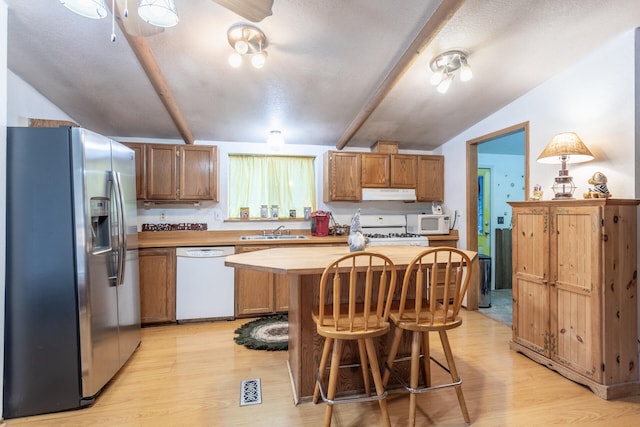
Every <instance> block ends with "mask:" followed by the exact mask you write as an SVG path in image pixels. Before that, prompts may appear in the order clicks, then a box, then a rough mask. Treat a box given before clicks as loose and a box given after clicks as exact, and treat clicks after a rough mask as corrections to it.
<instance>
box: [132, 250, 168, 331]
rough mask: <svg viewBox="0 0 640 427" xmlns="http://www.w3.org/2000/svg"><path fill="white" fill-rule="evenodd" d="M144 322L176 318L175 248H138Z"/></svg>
mask: <svg viewBox="0 0 640 427" xmlns="http://www.w3.org/2000/svg"><path fill="white" fill-rule="evenodd" d="M138 256H139V269H140V320H141V323H142V324H143V325H144V324H151V323H169V322H175V321H176V250H175V248H146V249H139V250H138Z"/></svg>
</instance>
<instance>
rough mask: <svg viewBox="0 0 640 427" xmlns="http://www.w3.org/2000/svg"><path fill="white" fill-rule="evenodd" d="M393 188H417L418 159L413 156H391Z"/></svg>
mask: <svg viewBox="0 0 640 427" xmlns="http://www.w3.org/2000/svg"><path fill="white" fill-rule="evenodd" d="M390 162H391V165H390V166H391V179H390V186H391V188H416V172H417V169H418V157H417V156H414V155H411V154H391V155H390Z"/></svg>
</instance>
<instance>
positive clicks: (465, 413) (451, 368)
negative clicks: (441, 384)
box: [439, 331, 471, 424]
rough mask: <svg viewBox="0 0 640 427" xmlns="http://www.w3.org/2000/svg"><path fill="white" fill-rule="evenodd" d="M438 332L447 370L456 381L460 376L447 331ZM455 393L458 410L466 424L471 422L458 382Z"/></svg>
mask: <svg viewBox="0 0 640 427" xmlns="http://www.w3.org/2000/svg"><path fill="white" fill-rule="evenodd" d="M439 332H440V341H442V348H443V350H444V354H445V356H446V357H447V364H448V365H449V371H451V379H452V380H453V382H457V381H459V380H460V376H458V370H457V369H456V363H455V362H454V361H453V353H452V352H451V345H449V338H448V337H447V331H439ZM455 389H456V394H457V395H458V403H459V404H460V410H461V411H462V416H463V417H464V420H465V421H466V423H467V424H470V423H471V418H470V417H469V411H468V410H467V404H466V402H465V400H464V395H463V394H462V385H461V384H458V385H457V386H455Z"/></svg>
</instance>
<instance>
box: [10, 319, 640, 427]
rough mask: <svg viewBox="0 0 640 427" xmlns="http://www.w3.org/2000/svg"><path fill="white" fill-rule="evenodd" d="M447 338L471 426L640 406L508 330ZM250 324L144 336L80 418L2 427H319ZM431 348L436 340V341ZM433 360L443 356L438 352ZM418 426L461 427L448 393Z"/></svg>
mask: <svg viewBox="0 0 640 427" xmlns="http://www.w3.org/2000/svg"><path fill="white" fill-rule="evenodd" d="M463 316H464V324H463V325H462V327H460V328H457V329H456V330H454V331H452V332H450V334H449V337H450V340H451V344H452V346H453V351H454V354H455V355H456V360H457V365H458V371H459V372H460V374H461V376H462V378H463V390H464V393H465V397H466V401H467V405H468V408H469V413H470V415H471V421H472V425H474V426H551V425H555V426H564V425H579V426H616V427H623V426H637V425H640V396H635V397H632V398H626V399H621V400H617V401H605V400H602V399H600V398H599V397H597V396H596V395H594V394H593V393H591V392H590V391H589V390H588V389H586V388H584V387H582V386H580V385H577V384H575V383H573V382H571V381H569V380H567V379H565V378H563V377H561V376H560V375H558V374H556V373H554V372H552V371H550V370H548V369H546V368H544V367H543V366H540V365H538V364H537V363H535V362H533V361H531V360H529V359H527V358H526V357H524V356H522V355H521V354H518V353H514V352H513V351H511V350H509V340H510V338H511V330H510V328H509V327H508V326H506V325H504V324H502V323H499V322H497V321H495V320H492V319H490V318H488V317H486V316H484V315H483V314H481V313H478V312H463ZM244 322H247V319H244V320H237V321H231V322H229V321H221V322H213V323H198V324H188V325H178V326H163V327H155V328H145V329H143V331H142V332H143V333H142V345H141V347H140V349H139V350H138V351H137V352H136V353H135V355H134V356H133V358H132V359H131V360H130V361H129V362H128V364H127V365H126V366H125V367H124V368H123V370H122V371H121V372H120V374H119V375H118V376H117V377H116V378H115V379H114V380H113V381H112V382H111V383H110V384H109V385H108V386H107V388H106V389H105V390H104V392H103V393H102V394H101V395H100V396H99V398H98V400H97V401H96V403H95V404H94V405H93V406H92V407H90V408H86V409H81V410H77V411H69V412H64V413H58V414H49V415H42V416H35V417H26V418H20V419H12V420H6V424H7V425H8V426H9V427H13V426H25V425H35V426H65V427H66V426H154V427H155V426H258V425H260V426H264V425H267V426H270V427H283V426H296V427H297V426H319V425H322V419H323V415H324V405H323V404H318V405H314V404H312V403H302V404H300V405H298V406H294V404H293V399H292V393H291V389H290V382H289V376H288V373H287V367H286V360H287V353H286V352H266V351H255V350H247V349H245V348H244V347H241V346H239V345H236V344H235V343H234V342H233V336H234V333H233V331H234V330H235V329H236V328H237V327H238V326H240V325H241V324H242V323H244ZM432 342H433V340H432ZM433 348H434V349H433V352H434V353H436V354H441V353H439V352H440V348H439V346H438V345H435V344H434V345H433ZM252 378H260V379H261V383H262V404H258V405H251V406H243V407H241V406H240V405H239V402H240V383H241V381H242V380H244V379H252ZM389 409H390V413H391V421H392V423H393V425H395V426H404V425H406V423H407V418H408V398H407V395H406V394H404V393H399V392H394V393H391V394H390V395H389ZM379 414H380V412H379V409H378V405H377V404H376V403H372V404H349V405H340V406H337V407H336V409H335V411H334V420H333V425H334V426H338V427H340V426H351V427H354V426H363V427H364V426H372V425H379ZM417 425H419V426H435V425H437V426H463V425H465V424H464V420H463V418H462V415H461V413H460V409H459V407H458V402H457V400H456V397H455V392H454V390H453V389H448V390H439V391H435V392H431V393H428V394H423V395H420V396H419V397H418V423H417Z"/></svg>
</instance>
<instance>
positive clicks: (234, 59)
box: [229, 52, 242, 68]
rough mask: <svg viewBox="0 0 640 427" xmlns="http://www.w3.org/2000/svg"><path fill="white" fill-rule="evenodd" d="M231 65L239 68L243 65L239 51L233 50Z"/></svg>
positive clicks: (230, 59) (230, 57)
mask: <svg viewBox="0 0 640 427" xmlns="http://www.w3.org/2000/svg"><path fill="white" fill-rule="evenodd" d="M229 65H231V66H232V67H233V68H238V67H239V66H240V65H242V56H240V54H239V53H238V52H233V53H232V54H231V55H229Z"/></svg>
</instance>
